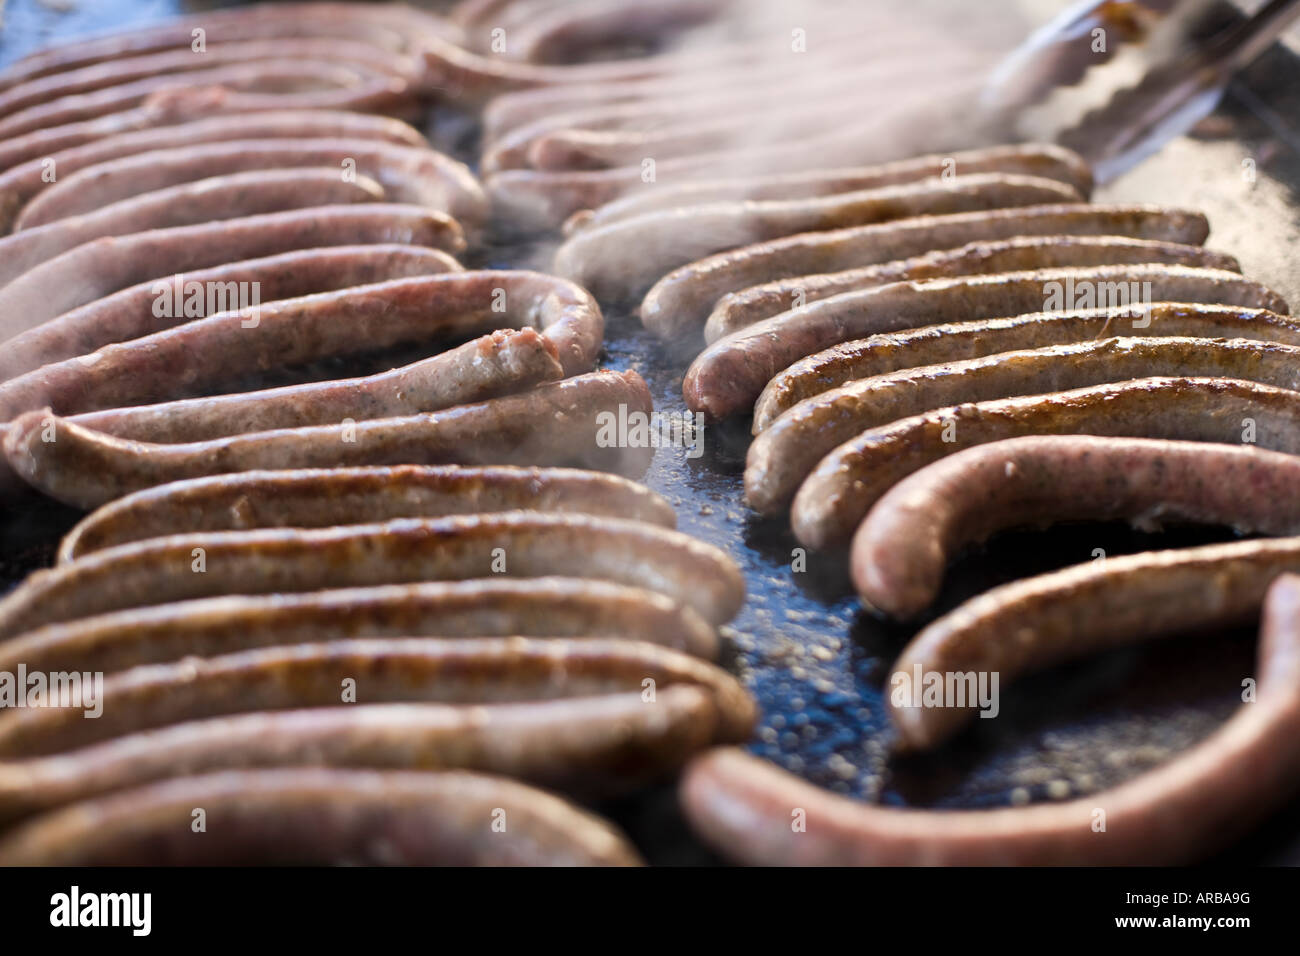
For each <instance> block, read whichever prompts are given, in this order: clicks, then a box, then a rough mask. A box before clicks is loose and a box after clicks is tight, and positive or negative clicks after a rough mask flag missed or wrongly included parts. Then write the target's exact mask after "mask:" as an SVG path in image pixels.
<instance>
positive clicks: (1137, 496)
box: [852, 435, 1300, 618]
mask: <svg viewBox="0 0 1300 956" xmlns="http://www.w3.org/2000/svg"><path fill="white" fill-rule="evenodd" d="M1298 487H1300V458H1296V457H1294V456H1292V455H1283V454H1279V453H1277V452H1270V451H1262V450H1260V449H1258V448H1249V447H1246V448H1235V447H1232V446H1230V445H1205V444H1203V443H1200V442H1178V441H1160V440H1156V439H1149V438H1098V437H1094V436H1090V435H1038V436H1033V437H1029V438H1010V439H1007V440H1006V441H999V442H991V443H989V444H987V445H977V446H976V447H974V448H968V449H966V450H965V451H962V452H958V453H957V454H955V455H952V456H950V457H948V458H945V459H943V460H942V461H938V462H935V463H934V464H933V465H929V466H928V467H925V468H922V469H921V470H920V471H918V472H917V473H916V474H914V475H911V476H910V477H908V478H905V479H904V480H903V481H900V482H899V483H898V484H897V485H895V486H894V487H893V488H892V489H890V491H889V492H888V494H886V495H885V496H884V497H883V498H881V499H880V501H879V502H877V503H876V506H875V507H874V508H872V509H871V511H870V513H868V515H867V517H866V520H864V521H863V522H862V524H861V525H860V526H859V527H858V530H857V533H856V534H855V535H854V536H853V559H852V568H853V583H854V586H855V587H856V588H857V591H858V594H859V595H860V596H861V597H862V600H863V601H864V602H865V603H867V604H868V605H870V606H871V607H873V608H876V609H878V610H880V611H884V612H885V613H887V614H890V615H893V616H894V617H900V618H906V617H910V616H911V615H913V614H916V613H918V612H920V611H922V610H924V609H925V608H926V607H928V606H929V605H930V604H931V603H933V601H934V599H935V598H936V597H937V596H938V594H939V589H940V587H941V586H942V584H943V575H944V571H945V569H946V566H947V563H948V561H949V560H950V559H951V557H952V556H953V555H954V554H956V553H957V552H959V551H960V550H961V549H962V548H965V547H968V546H970V545H972V544H975V543H978V542H980V541H983V540H985V539H986V538H988V537H990V536H991V535H993V534H996V533H997V532H999V531H1002V530H1005V529H1007V528H1012V527H1019V526H1026V525H1033V526H1036V527H1043V526H1046V525H1049V524H1052V523H1055V522H1060V521H1115V520H1119V519H1124V520H1126V521H1129V522H1131V523H1132V524H1134V525H1135V526H1137V527H1140V528H1143V529H1146V530H1152V529H1158V528H1160V527H1161V526H1162V525H1163V524H1165V523H1166V522H1173V523H1178V522H1186V521H1191V522H1199V523H1203V524H1221V525H1229V526H1231V527H1232V528H1234V529H1236V530H1237V531H1240V532H1248V533H1256V534H1260V533H1262V534H1275V535H1295V534H1300V500H1297V498H1296V495H1295V491H1294V489H1296V488H1298Z"/></svg>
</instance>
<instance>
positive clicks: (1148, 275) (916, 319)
mask: <svg viewBox="0 0 1300 956" xmlns="http://www.w3.org/2000/svg"><path fill="white" fill-rule="evenodd" d="M1079 290H1084V291H1086V292H1087V293H1088V295H1087V297H1086V298H1084V299H1083V300H1082V301H1080V300H1077V299H1074V296H1075V295H1076V294H1077V292H1078V291H1079ZM1054 298H1055V299H1059V300H1062V301H1064V302H1065V305H1066V306H1067V307H1069V306H1071V305H1084V304H1086V305H1088V306H1091V305H1093V304H1094V303H1098V302H1100V303H1102V304H1108V305H1111V306H1112V307H1115V308H1117V309H1121V310H1130V311H1139V310H1141V308H1142V307H1143V306H1144V305H1145V304H1146V303H1147V302H1206V303H1211V304H1223V305H1239V306H1246V307H1248V308H1263V309H1270V310H1272V311H1274V312H1281V313H1285V312H1287V311H1288V306H1287V304H1286V301H1285V300H1284V299H1282V297H1281V296H1279V295H1277V294H1276V293H1275V292H1273V291H1271V290H1270V289H1267V288H1265V287H1264V286H1262V285H1260V284H1259V283H1258V282H1253V281H1251V280H1249V279H1244V278H1242V277H1241V276H1240V275H1238V274H1237V273H1235V272H1225V271H1221V270H1218V269H1194V268H1189V267H1186V266H1170V265H1158V264H1157V265H1119V266H1093V267H1091V268H1073V269H1071V268H1066V269H1033V270H1028V271H1025V272H1003V273H995V274H993V275H986V276H969V277H957V278H953V279H928V280H924V281H921V282H896V283H893V284H891V285H886V286H880V287H878V288H874V289H865V290H863V291H861V292H846V293H844V294H843V295H838V296H832V297H831V298H829V299H823V300H822V301H820V302H814V303H813V304H812V305H810V306H806V307H804V308H802V309H798V310H796V311H793V312H784V313H782V314H781V315H777V316H774V317H772V318H770V319H764V320H763V321H762V322H757V323H755V324H754V325H751V326H749V327H748V328H746V329H742V330H741V331H740V332H738V333H736V334H735V335H732V336H729V337H727V338H726V339H721V340H719V341H717V342H715V343H714V344H713V345H711V346H709V347H708V348H707V349H705V351H704V352H702V353H701V354H700V356H699V357H698V358H696V360H695V361H694V362H693V363H692V364H691V367H690V369H689V370H688V371H687V373H686V378H685V379H684V381H683V383H682V394H683V395H685V396H686V398H687V405H688V406H689V407H690V408H691V409H692V410H693V411H699V412H703V413H704V414H705V415H706V416H707V417H709V418H712V419H720V418H725V417H727V416H729V415H734V414H737V413H744V412H746V411H749V410H750V409H752V408H753V406H754V402H755V401H757V399H758V396H759V395H760V394H762V391H763V389H764V387H765V386H766V385H767V383H768V382H770V381H771V380H772V378H773V376H775V375H776V373H777V372H779V371H781V370H782V369H784V368H788V367H789V366H791V365H793V364H794V363H795V362H797V361H798V360H799V359H801V358H805V357H807V356H809V355H812V354H813V353H815V352H820V351H821V350H822V349H825V348H828V347H829V346H832V345H835V344H837V343H840V342H846V341H850V340H852V339H859V338H863V337H865V336H868V335H874V334H876V333H878V332H895V331H898V330H899V329H907V328H915V327H917V326H924V325H934V324H936V323H941V322H960V321H965V320H970V319H992V318H997V317H1000V316H1008V315H1022V314H1025V313H1029V312H1037V311H1039V310H1041V309H1043V308H1044V307H1048V308H1050V307H1051V305H1052V302H1053V299H1054Z"/></svg>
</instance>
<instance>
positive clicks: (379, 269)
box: [0, 240, 464, 381]
mask: <svg viewBox="0 0 1300 956" xmlns="http://www.w3.org/2000/svg"><path fill="white" fill-rule="evenodd" d="M0 241H3V240H0ZM462 271H464V270H463V269H462V268H461V266H460V263H458V262H457V261H456V260H455V259H453V258H452V257H451V256H449V255H447V253H445V252H441V251H439V250H437V249H430V248H427V247H424V246H403V245H394V244H391V243H376V244H375V245H369V246H350V245H342V246H322V247H320V248H317V249H297V250H294V251H292V252H282V253H280V254H279V255H273V256H265V257H263V258H260V259H248V260H244V261H242V262H232V263H230V264H228V265H226V264H223V265H219V266H215V267H212V268H208V269H196V270H194V271H193V272H187V273H177V274H176V275H173V276H167V277H165V278H161V279H158V280H156V281H151V282H142V283H140V284H138V285H133V286H129V287H127V288H125V289H122V290H120V291H118V292H114V293H112V294H111V295H106V296H104V298H102V299H96V300H95V301H94V302H90V303H88V304H86V305H83V306H80V307H78V308H75V309H72V310H71V311H69V312H65V313H63V314H62V315H60V316H58V317H57V318H53V319H50V320H49V321H48V322H42V323H41V324H40V325H38V326H36V327H35V328H34V329H30V330H28V331H27V332H24V333H22V334H21V335H17V336H15V337H14V338H12V339H10V340H9V341H7V342H5V344H4V348H3V349H0V381H2V380H4V379H9V378H14V377H15V376H18V375H22V374H23V373H25V372H31V371H34V370H35V369H38V368H40V367H41V366H42V365H49V364H51V363H53V362H59V361H62V360H64V359H70V358H75V357H76V356H78V355H87V354H89V353H91V352H94V351H95V350H96V349H98V348H100V347H102V346H105V345H112V344H113V343H115V342H126V341H129V340H131V339H138V338H141V337H143V336H146V335H151V334H153V333H155V332H162V331H164V330H166V329H169V328H172V327H174V326H176V325H180V324H183V323H185V322H190V321H192V320H194V319H201V318H205V317H207V316H209V315H215V314H216V313H217V312H223V311H225V310H226V309H227V308H228V307H229V306H230V305H232V304H237V303H236V302H235V301H234V300H235V299H237V292H238V290H239V289H240V288H241V287H243V288H245V289H256V290H257V294H258V298H259V299H260V301H261V302H262V303H267V302H275V301H279V300H281V299H294V298H298V297H299V296H304V295H313V294H316V293H320V292H333V291H335V290H337V289H347V288H351V287H353V286H363V285H372V284H374V283H377V282H384V281H386V280H389V279H404V278H409V277H412V276H421V275H437V274H439V273H443V272H462ZM160 300H161V301H164V302H166V301H170V303H171V307H170V308H157V306H158V303H159V302H160ZM155 310H157V311H159V312H161V313H162V314H161V315H155V314H154V313H155Z"/></svg>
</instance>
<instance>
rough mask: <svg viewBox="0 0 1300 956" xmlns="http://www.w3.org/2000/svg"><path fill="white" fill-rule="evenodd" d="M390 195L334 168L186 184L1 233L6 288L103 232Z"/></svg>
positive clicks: (0, 274) (0, 266) (0, 270)
mask: <svg viewBox="0 0 1300 956" xmlns="http://www.w3.org/2000/svg"><path fill="white" fill-rule="evenodd" d="M383 199H384V187H382V186H380V185H379V183H377V182H376V181H375V180H373V179H371V178H370V177H369V176H359V177H357V178H356V179H355V180H344V179H343V178H342V177H341V176H340V175H339V172H338V170H336V169H330V168H328V167H326V168H323V169H312V168H304V169H273V170H256V171H253V172H246V173H234V174H231V175H228V176H214V177H212V178H210V179H200V180H196V181H195V182H192V183H182V184H180V185H179V186H171V187H168V188H165V189H159V190H155V191H154V192H149V193H144V194H142V195H140V196H137V197H134V198H131V199H124V200H122V201H120V202H115V203H112V204H111V205H108V206H105V207H104V208H103V209H97V210H95V211H94V212H90V213H86V214H85V215H82V216H73V217H70V218H68V219H60V220H58V221H57V222H52V223H50V224H49V225H45V226H37V227H35V228H32V229H25V230H23V231H22V232H18V233H14V234H13V235H9V236H4V237H3V238H0V286H3V285H5V284H7V283H9V282H11V281H12V280H13V279H16V278H17V277H18V276H19V275H21V274H22V273H24V272H26V271H27V270H28V269H31V268H34V267H35V266H38V265H40V264H41V263H42V262H46V261H47V260H49V259H52V258H54V257H55V256H57V255H59V254H60V253H63V252H67V251H68V250H69V249H74V248H76V247H77V246H79V245H81V244H82V243H84V242H90V241H91V240H92V239H98V238H100V237H101V236H122V235H129V234H131V233H133V232H144V231H145V230H148V229H171V228H174V227H176V226H191V225H194V224H195V223H200V222H212V221H216V220H224V219H235V218H238V217H240V216H256V215H260V214H262V213H268V212H281V211H283V210H286V209H301V208H303V207H307V206H323V205H331V206H332V205H344V204H347V203H357V202H369V203H374V202H382V201H383Z"/></svg>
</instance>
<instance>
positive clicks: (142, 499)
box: [58, 465, 677, 564]
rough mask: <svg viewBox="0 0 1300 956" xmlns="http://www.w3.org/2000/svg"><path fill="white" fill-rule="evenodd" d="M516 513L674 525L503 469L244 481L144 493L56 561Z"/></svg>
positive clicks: (599, 496) (594, 480) (621, 484)
mask: <svg viewBox="0 0 1300 956" xmlns="http://www.w3.org/2000/svg"><path fill="white" fill-rule="evenodd" d="M520 508H527V509H528V510H530V511H559V512H565V513H577V514H588V515H604V516H607V517H611V518H626V519H629V520H632V521H645V522H648V523H650V524H657V525H660V526H662V527H665V528H673V527H676V524H677V516H676V514H675V513H674V512H673V509H672V506H671V505H669V504H668V502H667V501H665V500H664V499H663V498H661V497H660V496H659V495H658V494H656V493H655V492H653V491H651V490H650V489H649V488H647V487H645V486H644V485H640V484H637V483H636V482H634V481H629V480H628V479H626V478H620V477H619V476H617V475H607V474H604V473H602V472H598V471H578V470H576V469H572V468H519V467H509V466H504V465H499V466H496V467H492V466H488V467H480V468H461V467H458V466H456V465H444V466H442V467H438V466H419V465H404V466H399V467H396V468H320V469H304V470H302V471H249V472H243V473H242V474H236V475H214V476H212V477H210V478H195V479H192V480H190V481H180V482H176V483H175V484H170V485H162V486H161V487H158V488H149V489H146V490H145V491H140V492H137V493H135V494H133V495H128V496H127V497H125V498H121V499H119V500H117V501H114V502H112V503H110V504H107V505H105V506H104V507H103V508H100V509H98V510H97V511H95V512H94V513H92V514H90V515H87V516H86V517H85V518H84V519H82V521H81V522H80V523H78V524H77V526H76V527H75V528H73V529H72V530H71V531H69V532H68V534H67V535H66V536H65V537H64V538H63V541H62V543H61V544H60V545H59V556H58V561H59V563H60V564H64V563H66V562H68V561H72V560H73V559H75V558H79V557H82V556H84V555H86V554H89V553H90V552H92V551H100V550H103V549H104V548H111V547H115V546H116V545H119V544H125V543H127V542H130V541H141V540H144V539H145V538H160V537H163V536H165V535H169V534H178V533H180V532H182V531H189V532H194V531H245V530H248V529H250V528H325V527H330V526H332V525H340V524H359V523H371V522H376V521H387V520H389V519H391V518H415V517H434V516H437V515H449V514H482V513H484V512H495V511H514V510H517V509H520Z"/></svg>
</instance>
